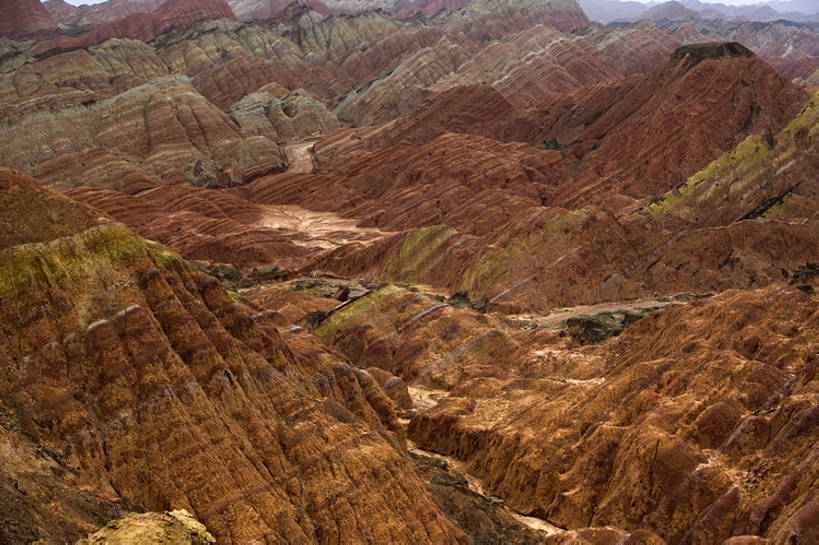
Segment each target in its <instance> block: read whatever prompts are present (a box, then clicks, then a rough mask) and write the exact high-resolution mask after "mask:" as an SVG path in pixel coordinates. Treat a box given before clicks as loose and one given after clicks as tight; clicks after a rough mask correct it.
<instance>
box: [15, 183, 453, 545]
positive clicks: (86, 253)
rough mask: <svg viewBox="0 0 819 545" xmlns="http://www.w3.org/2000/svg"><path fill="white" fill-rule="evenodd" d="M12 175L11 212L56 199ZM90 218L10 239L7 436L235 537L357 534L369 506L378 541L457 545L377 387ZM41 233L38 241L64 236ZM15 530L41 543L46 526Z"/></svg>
mask: <svg viewBox="0 0 819 545" xmlns="http://www.w3.org/2000/svg"><path fill="white" fill-rule="evenodd" d="M2 176H3V179H2V181H3V188H4V191H3V193H2V195H3V198H4V205H3V208H4V210H7V211H8V213H10V214H11V215H12V216H14V217H15V218H19V217H20V216H19V215H20V214H25V209H23V208H21V206H24V205H25V202H26V201H22V202H21V201H19V200H18V198H19V194H18V190H17V189H15V188H21V187H22V188H24V189H25V191H27V192H28V193H31V194H33V196H34V198H35V199H37V198H39V195H43V196H44V198H54V195H53V193H50V192H48V191H46V190H45V189H44V188H42V186H38V184H37V182H35V181H34V180H32V179H30V178H26V177H23V176H20V175H19V174H16V173H13V172H10V171H7V170H4V171H3V172H2ZM80 210H82V209H80ZM16 221H19V219H17V220H16ZM85 221H86V220H81V221H75V222H73V223H72V224H71V225H72V226H73V227H74V229H76V231H75V232H74V233H73V234H70V235H69V234H66V235H62V236H60V235H61V232H60V231H56V232H53V235H52V236H56V238H53V239H51V240H44V241H43V242H39V243H31V244H22V245H21V244H16V245H15V243H16V242H17V241H16V240H15V239H8V238H4V239H3V241H2V245H3V250H2V251H3V254H4V259H3V260H2V263H3V272H2V278H4V279H5V280H4V285H3V287H2V292H0V297H1V298H2V309H3V313H4V316H5V318H4V320H3V322H4V324H5V325H4V326H3V327H4V329H3V334H2V336H1V337H0V338H2V343H3V344H2V348H0V354H2V358H3V360H4V364H3V366H2V369H3V370H4V372H3V374H2V377H1V378H0V385H2V388H3V400H4V402H3V410H4V411H5V412H6V413H7V414H9V415H10V416H9V418H10V421H9V422H10V423H9V424H8V425H9V426H10V427H11V429H19V430H21V431H22V433H24V434H25V436H26V437H27V438H28V439H27V441H34V442H35V444H36V442H42V443H43V444H45V445H48V447H49V449H51V451H52V452H54V454H53V456H54V457H56V458H57V459H59V460H60V463H61V464H62V465H64V466H65V467H67V468H69V469H70V471H71V472H73V473H75V474H77V475H78V476H79V477H81V478H82V479H84V480H85V482H87V483H88V485H90V490H92V491H96V493H98V494H100V495H103V496H107V497H111V498H114V499H115V500H117V499H119V498H125V497H127V498H129V500H128V501H130V502H132V503H134V504H137V505H140V506H142V507H143V508H146V509H149V510H162V509H166V508H169V507H170V506H173V507H174V508H180V509H186V510H188V511H189V512H191V513H195V515H196V517H197V518H198V519H199V520H200V521H202V522H203V523H204V524H205V525H206V526H207V528H208V530H209V531H210V532H211V533H213V534H214V535H215V536H216V538H217V539H219V540H220V541H223V542H227V543H230V542H234V541H241V542H244V541H247V540H251V539H266V540H269V541H276V540H282V539H286V540H288V541H293V540H295V539H296V538H298V536H301V538H300V539H301V540H302V541H305V542H309V541H314V540H317V539H318V538H317V537H316V536H317V535H319V536H320V535H334V536H336V537H337V538H338V539H340V540H357V539H359V538H360V536H361V533H360V532H361V529H360V528H361V527H362V526H359V525H358V523H357V522H356V519H357V515H355V514H353V516H352V518H351V517H350V516H349V515H350V510H349V509H350V504H351V503H355V504H357V505H359V506H361V505H369V507H367V508H366V509H365V511H369V510H370V509H372V510H373V511H372V512H373V514H374V515H373V516H374V518H373V519H372V520H370V521H368V523H367V525H366V528H367V532H368V534H369V535H373V536H378V535H381V536H382V537H383V539H387V540H399V541H407V540H409V541H421V542H425V541H429V542H442V541H443V542H459V541H462V540H463V535H462V534H461V533H460V532H459V531H458V530H456V529H455V528H454V527H453V526H452V525H451V523H449V521H448V520H447V519H446V518H445V517H444V516H443V515H441V514H440V512H439V511H438V510H437V508H436V507H435V506H434V504H433V503H432V501H431V500H430V499H429V496H428V495H427V493H426V491H425V489H424V487H423V485H422V483H421V481H420V479H419V478H418V477H417V476H416V475H415V473H414V470H413V469H412V465H411V463H410V462H409V460H408V458H407V456H406V454H405V452H404V451H403V450H402V449H401V445H402V443H403V433H402V431H401V430H400V428H399V427H398V426H397V425H396V424H395V421H394V420H393V418H394V417H393V416H392V414H391V413H390V412H389V411H388V410H386V411H385V409H387V408H388V407H389V403H387V402H386V401H384V400H385V399H386V398H383V397H380V396H383V394H380V393H379V390H378V388H377V387H376V386H375V385H374V382H373V381H372V380H371V379H369V378H368V375H366V374H362V373H360V372H358V371H355V370H354V369H352V368H350V366H349V365H347V364H345V363H343V362H341V361H339V360H338V359H336V358H335V357H334V356H333V355H332V354H331V353H329V352H327V351H326V350H324V351H318V352H317V351H316V346H315V344H314V345H313V348H309V346H310V342H311V341H309V340H302V341H301V342H300V344H299V345H297V348H295V351H294V350H291V348H290V347H288V345H287V344H285V341H284V340H283V339H282V338H281V336H280V335H279V333H278V332H277V331H276V329H275V328H272V327H271V326H268V325H265V315H264V313H259V314H254V313H253V310H252V309H250V308H248V307H246V306H243V305H241V303H237V302H235V301H234V300H233V299H232V298H231V297H230V296H229V295H228V294H227V293H226V292H225V291H224V290H223V289H222V288H221V287H220V286H219V284H218V282H216V281H215V280H214V279H209V277H207V276H205V275H203V274H202V273H199V272H198V271H196V270H195V269H194V268H192V267H191V266H190V265H189V264H187V263H186V262H185V261H184V260H182V259H181V258H179V257H178V256H176V255H175V254H173V253H171V252H169V251H168V250H166V249H164V248H162V247H161V246H159V245H157V244H155V243H150V242H147V241H144V240H142V239H139V238H138V237H136V236H135V235H133V234H132V233H131V232H130V231H128V230H127V229H126V228H124V227H123V226H122V225H121V224H116V223H112V222H110V221H107V220H106V222H103V223H101V224H100V225H98V226H96V227H93V226H92V227H91V228H88V229H84V225H85V223H83V222H85ZM40 222H41V225H42V229H43V231H42V232H43V233H47V232H48V230H49V229H54V228H56V227H57V225H58V224H55V223H53V222H52V220H50V219H49V218H48V217H43V218H42V219H41V220H40ZM65 228H66V225H65V224H62V225H61V226H60V227H59V229H65ZM103 278H104V279H105V280H104V282H105V284H106V285H107V286H109V288H108V289H107V290H105V291H104V292H103V293H99V292H98V291H97V290H96V288H94V286H98V285H99V282H100V279H103ZM14 339H17V340H19V342H18V341H15V340H14ZM149 346H150V347H153V348H152V349H151V351H150V352H147V351H146V350H145V349H146V347H149ZM102 362H105V363H104V364H103V363H102ZM376 407H377V408H376ZM172 430H175V431H172ZM308 468H309V469H308ZM308 474H311V475H315V476H316V479H315V480H309V479H308V480H305V476H306V475H308ZM297 475H298V476H299V478H296V476H297ZM309 482H312V483H313V484H312V485H310V484H309ZM368 482H370V483H372V484H371V485H370V484H366V483H368ZM375 482H378V485H376V484H375ZM334 483H335V484H334ZM390 483H391V484H390ZM377 489H378V490H379V491H378V492H376V490H377ZM365 491H366V492H365ZM344 498H349V499H344ZM120 501H122V500H120ZM85 505H86V507H85V509H87V508H90V507H92V506H93V504H90V505H89V504H85ZM356 512H358V513H363V511H356ZM376 513H379V514H376ZM67 516H68V517H69V518H71V516H70V515H67ZM74 516H78V515H74ZM79 516H86V517H87V516H88V514H87V512H86V513H83V511H80V515H79ZM86 524H87V523H86ZM20 525H23V526H24V527H25V528H26V529H27V530H26V531H28V532H32V533H33V534H34V535H41V533H43V532H45V531H46V528H45V527H42V526H40V523H39V522H38V519H36V518H33V519H22V520H18V521H16V525H15V526H16V527H19V526H20ZM266 536H269V537H266ZM285 536H286V537H285ZM322 539H323V538H322ZM378 539H381V538H378Z"/></svg>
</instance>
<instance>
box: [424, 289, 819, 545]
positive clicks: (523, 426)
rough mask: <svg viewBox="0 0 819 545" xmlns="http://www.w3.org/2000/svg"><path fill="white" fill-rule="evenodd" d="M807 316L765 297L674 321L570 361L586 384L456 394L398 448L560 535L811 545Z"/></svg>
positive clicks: (516, 383)
mask: <svg viewBox="0 0 819 545" xmlns="http://www.w3.org/2000/svg"><path fill="white" fill-rule="evenodd" d="M817 308H819V307H817V300H816V296H815V295H808V294H804V293H802V292H800V291H798V290H794V289H789V290H781V289H777V288H773V289H767V290H759V291H751V292H727V293H725V294H723V295H720V296H718V297H715V298H713V299H711V300H700V301H699V302H696V303H689V304H688V305H679V306H671V307H668V308H667V309H665V310H662V311H658V312H656V313H653V314H650V315H649V316H648V317H646V318H643V319H642V320H640V321H639V322H637V323H636V324H635V325H633V326H631V327H630V328H629V329H627V330H626V332H625V333H624V334H623V335H622V336H621V337H619V338H618V339H617V340H611V341H608V342H607V343H604V344H602V345H600V347H599V348H597V349H594V350H581V351H579V352H577V353H576V356H575V357H576V358H578V359H580V360H581V361H586V362H588V364H589V365H590V366H591V367H589V368H588V370H589V371H591V370H592V369H597V371H592V372H591V375H590V376H589V375H575V377H576V379H573V377H571V376H570V377H569V379H572V380H564V381H563V382H560V381H558V380H555V377H554V376H549V375H548V374H547V375H540V374H534V375H529V376H528V380H521V379H514V378H510V379H508V380H506V381H498V380H497V379H482V378H476V379H473V380H472V381H465V382H463V383H462V384H461V385H460V386H459V387H458V388H456V389H455V390H453V391H452V392H451V393H450V395H449V397H448V398H446V399H444V400H443V401H442V402H441V403H439V405H438V406H437V407H436V408H435V409H432V410H430V411H427V412H424V413H420V414H419V415H418V416H417V417H416V418H415V419H413V421H412V422H411V424H410V427H409V435H410V437H411V438H412V439H413V440H414V441H416V443H418V444H419V446H421V447H422V448H428V449H432V450H434V451H436V452H440V453H444V454H450V455H452V456H455V457H456V458H458V459H460V460H462V461H465V462H468V466H467V467H468V468H469V470H470V471H473V472H474V474H475V475H477V476H479V477H481V478H482V482H483V485H484V486H485V487H486V488H487V490H488V491H490V492H491V493H494V494H497V495H499V496H501V497H504V498H505V499H506V500H507V502H510V503H512V504H513V505H514V506H515V507H516V508H518V509H520V510H521V511H523V512H527V513H535V514H539V516H541V517H544V518H547V519H548V520H551V521H554V522H555V523H557V524H559V525H562V526H568V527H570V528H577V527H583V526H589V525H593V526H602V525H607V524H608V525H613V526H616V527H619V528H623V529H626V530H633V529H636V528H638V527H640V526H642V527H645V528H648V529H651V530H652V531H653V532H655V533H657V534H659V535H660V536H661V537H663V538H664V539H666V541H668V542H669V543H720V542H722V541H723V540H725V539H728V538H729V537H731V536H732V535H741V534H751V535H757V536H761V537H767V538H770V539H771V540H772V541H773V542H776V543H785V542H787V540H788V539H794V540H796V541H795V542H797V543H799V542H810V541H811V539H813V535H814V534H815V528H816V522H817V518H816V510H815V507H814V504H815V486H816V483H815V474H816V468H817V467H819V466H817V463H816V462H817V450H816V445H815V437H816V426H817V419H816V407H817V404H816V403H817V400H816V395H817V390H816V378H815V376H814V375H815V372H814V369H815V365H816V357H815V354H816V338H817V331H816V323H817V320H816V318H817V316H816V313H817ZM598 358H602V359H603V361H602V362H600V361H599V360H598V362H597V363H594V360H596V359H598ZM649 535H650V534H649ZM558 542H561V541H558ZM592 542H593V543H596V541H592ZM649 542H651V541H649Z"/></svg>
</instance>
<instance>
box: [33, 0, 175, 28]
mask: <svg viewBox="0 0 819 545" xmlns="http://www.w3.org/2000/svg"><path fill="white" fill-rule="evenodd" d="M166 1H167V0H107V1H105V2H99V3H96V4H84V5H80V6H73V5H71V4H69V3H68V2H65V1H64V0H46V2H44V5H45V7H46V8H47V9H48V11H50V12H51V15H52V16H53V17H54V20H55V21H57V22H58V23H60V24H61V25H66V26H69V27H78V28H82V27H85V26H92V25H99V24H102V23H107V22H109V21H115V20H117V19H122V18H123V17H127V16H128V15H131V14H134V13H150V12H152V11H154V10H155V9H157V8H159V6H161V5H162V4H164V3H165V2H166Z"/></svg>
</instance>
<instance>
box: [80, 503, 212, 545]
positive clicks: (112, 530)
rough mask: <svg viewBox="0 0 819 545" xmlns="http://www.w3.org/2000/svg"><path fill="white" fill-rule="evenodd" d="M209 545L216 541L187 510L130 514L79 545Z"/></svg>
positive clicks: (83, 540) (112, 522) (109, 524)
mask: <svg viewBox="0 0 819 545" xmlns="http://www.w3.org/2000/svg"><path fill="white" fill-rule="evenodd" d="M94 543H107V544H109V545H120V544H121V545H127V544H131V543H133V544H134V545H140V544H142V545H148V544H156V545H176V544H179V545H208V544H210V543H216V540H215V539H214V538H213V536H212V535H210V533H209V532H208V531H207V529H206V528H205V526H204V525H203V524H202V523H200V522H199V521H197V520H196V519H195V518H193V517H192V516H191V514H190V513H188V512H187V511H185V510H184V509H179V510H175V511H166V512H165V513H128V514H127V515H125V516H124V517H123V518H121V519H118V520H114V521H111V522H109V523H108V524H107V525H106V526H105V527H104V528H101V529H100V530H98V531H96V532H94V533H93V534H91V535H89V536H88V537H87V538H85V539H81V540H79V541H77V545H93V544H94Z"/></svg>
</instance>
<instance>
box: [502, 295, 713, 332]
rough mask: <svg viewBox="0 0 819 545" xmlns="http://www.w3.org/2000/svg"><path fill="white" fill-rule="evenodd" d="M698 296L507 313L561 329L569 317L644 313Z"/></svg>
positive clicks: (515, 317) (520, 318) (545, 326)
mask: <svg viewBox="0 0 819 545" xmlns="http://www.w3.org/2000/svg"><path fill="white" fill-rule="evenodd" d="M696 297H697V296H696V295H693V294H680V295H675V296H671V297H659V298H646V299H638V300H635V301H615V302H610V303H598V304H596V305H579V306H576V307H567V308H556V309H553V310H552V312H550V313H549V314H546V315H540V314H510V315H507V318H509V319H510V320H512V321H514V322H519V323H531V324H532V325H533V326H536V327H540V328H543V329H547V330H559V329H564V328H565V327H566V320H568V319H569V318H576V317H578V316H595V315H597V314H602V313H618V312H629V313H640V314H644V313H646V312H650V311H653V310H659V309H661V308H664V307H667V306H668V305H677V304H684V303H687V302H689V301H691V300H692V299H695V298H696Z"/></svg>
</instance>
